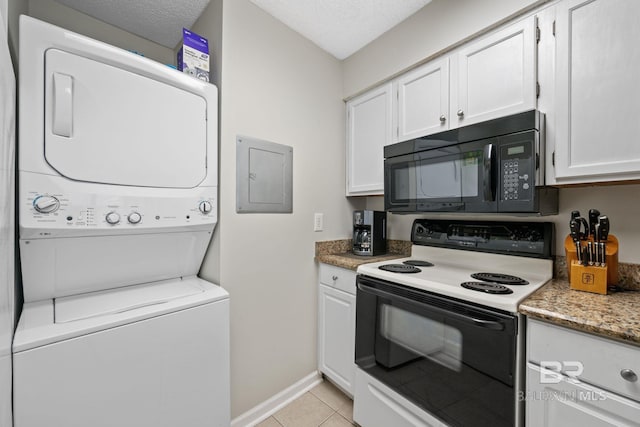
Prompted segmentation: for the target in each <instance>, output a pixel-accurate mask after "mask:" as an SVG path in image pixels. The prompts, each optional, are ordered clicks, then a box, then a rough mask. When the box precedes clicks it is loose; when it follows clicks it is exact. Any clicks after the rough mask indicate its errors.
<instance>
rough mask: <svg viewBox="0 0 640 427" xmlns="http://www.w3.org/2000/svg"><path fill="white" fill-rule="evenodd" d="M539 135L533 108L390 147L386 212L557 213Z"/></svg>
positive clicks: (539, 116)
mask: <svg viewBox="0 0 640 427" xmlns="http://www.w3.org/2000/svg"><path fill="white" fill-rule="evenodd" d="M544 133H545V132H544V114H542V113H540V112H539V111H537V110H531V111H526V112H524V113H519V114H514V115H511V116H507V117H502V118H499V119H494V120H490V121H486V122H482V123H477V124H473V125H469V126H465V127H461V128H458V129H452V130H449V131H445V132H440V133H436V134H433V135H428V136H424V137H421V138H417V139H413V140H410V141H405V142H400V143H398V144H393V145H388V146H386V147H384V157H385V160H384V204H385V210H387V211H389V212H394V213H416V212H501V213H514V214H522V213H532V214H541V215H550V214H556V213H558V189H557V188H553V187H546V186H544V179H545V178H544V177H545V174H544Z"/></svg>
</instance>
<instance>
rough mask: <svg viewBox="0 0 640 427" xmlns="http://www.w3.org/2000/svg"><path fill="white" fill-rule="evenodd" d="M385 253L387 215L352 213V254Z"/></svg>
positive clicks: (381, 213) (378, 212) (369, 212)
mask: <svg viewBox="0 0 640 427" xmlns="http://www.w3.org/2000/svg"><path fill="white" fill-rule="evenodd" d="M386 252H387V213H386V212H380V211H353V253H354V254H356V255H369V256H373V255H382V254H384V253H386Z"/></svg>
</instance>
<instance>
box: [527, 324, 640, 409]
mask: <svg viewBox="0 0 640 427" xmlns="http://www.w3.org/2000/svg"><path fill="white" fill-rule="evenodd" d="M528 325H529V326H528V334H527V337H528V354H529V356H528V359H529V361H530V362H532V363H535V364H536V365H541V363H542V362H544V364H545V365H547V366H549V362H550V363H551V364H552V365H555V366H556V367H560V369H561V371H562V372H563V373H564V374H565V375H567V376H570V377H571V376H576V375H577V376H576V378H577V379H578V380H580V381H584V382H586V383H589V384H593V385H597V386H600V387H602V388H604V389H606V390H609V391H612V392H615V393H618V394H620V395H623V396H627V397H629V398H631V399H634V400H636V401H640V347H635V346H632V345H627V344H624V343H619V342H616V341H612V340H609V339H606V338H601V337H599V336H595V335H589V334H586V333H582V332H579V331H574V330H571V329H567V328H563V327H559V326H555V325H550V324H547V323H542V322H537V321H535V320H529V322H528ZM576 362H577V363H576ZM580 364H582V365H581V366H580ZM625 370H630V371H633V373H635V375H636V376H637V377H638V379H636V380H635V381H630V380H628V379H625V378H623V373H624V371H625ZM580 371H582V372H580ZM629 374H630V373H629V372H628V371H627V373H626V376H627V377H629Z"/></svg>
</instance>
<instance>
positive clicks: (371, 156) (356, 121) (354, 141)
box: [347, 83, 393, 196]
mask: <svg viewBox="0 0 640 427" xmlns="http://www.w3.org/2000/svg"><path fill="white" fill-rule="evenodd" d="M391 88H392V86H391V83H388V84H385V85H383V86H380V87H379V88H376V89H373V90H372V91H370V92H367V93H365V94H364V95H361V96H359V97H358V98H355V99H353V100H351V101H349V102H348V103H347V195H348V196H353V195H370V194H382V193H383V190H384V172H383V170H384V169H383V167H384V164H383V162H384V155H383V147H384V146H385V145H388V144H390V143H391V142H392V135H393V133H392V113H391V108H392V106H391V94H392V90H391Z"/></svg>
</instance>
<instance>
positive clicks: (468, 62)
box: [449, 16, 536, 128]
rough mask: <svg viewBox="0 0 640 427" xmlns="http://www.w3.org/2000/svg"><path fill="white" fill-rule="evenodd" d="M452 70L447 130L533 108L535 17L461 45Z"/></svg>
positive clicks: (534, 98) (534, 101) (534, 93)
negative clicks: (453, 71) (448, 126)
mask: <svg viewBox="0 0 640 427" xmlns="http://www.w3.org/2000/svg"><path fill="white" fill-rule="evenodd" d="M453 69H455V70H456V72H455V74H454V76H453V77H452V93H451V95H452V96H451V112H450V113H449V114H450V116H451V123H450V126H451V127H452V128H453V127H459V126H465V125H468V124H471V123H476V122H481V121H484V120H489V119H493V118H496V117H501V116H506V115H509V114H514V113H518V112H521V111H526V110H530V109H533V108H535V106H536V40H535V18H534V17H533V16H532V17H530V18H527V19H524V20H522V21H520V22H517V23H516V24H514V25H511V26H509V27H507V28H505V29H503V30H501V31H498V32H496V33H494V34H492V35H490V36H488V37H486V38H483V39H481V40H479V41H477V42H474V43H470V44H468V45H466V46H465V47H463V48H462V49H461V50H460V52H459V53H458V54H457V55H456V62H455V63H454V64H452V70H453Z"/></svg>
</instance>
